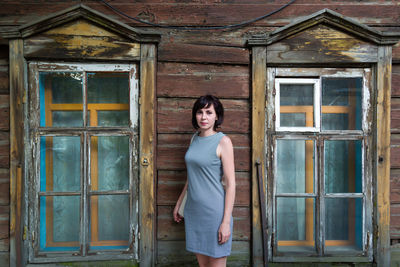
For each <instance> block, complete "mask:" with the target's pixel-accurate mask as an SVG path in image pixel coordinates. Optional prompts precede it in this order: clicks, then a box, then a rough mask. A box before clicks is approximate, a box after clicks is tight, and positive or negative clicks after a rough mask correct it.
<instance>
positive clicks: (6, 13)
mask: <svg viewBox="0 0 400 267" xmlns="http://www.w3.org/2000/svg"><path fill="white" fill-rule="evenodd" d="M230 2H231V1H226V2H224V1H222V2H221V1H217V2H216V1H211V0H210V1H201V2H196V3H192V2H188V3H183V4H182V2H181V1H179V2H177V1H175V2H172V3H168V2H167V3H164V2H155V3H154V2H147V1H146V2H143V1H142V2H141V3H140V2H135V3H132V2H127V1H123V2H121V1H118V2H117V1H113V2H112V3H111V4H112V5H113V6H114V7H116V8H118V9H120V10H122V11H123V12H124V13H126V14H128V15H130V16H134V17H138V18H141V19H144V20H147V21H150V22H153V23H160V24H164V25H225V24H234V23H239V22H242V21H245V20H249V19H252V18H255V17H259V16H262V15H264V14H267V13H269V12H271V11H273V10H276V9H277V8H279V7H281V6H282V5H283V4H285V3H287V2H288V1H285V2H282V1H272V2H271V1H266V2H261V3H260V1H257V2H255V3H254V2H250V3H247V2H245V1H235V3H230ZM43 3H45V2H44V1H37V2H27V3H20V2H17V3H16V2H9V3H7V2H6V3H2V6H3V8H2V10H1V11H0V18H1V19H0V23H1V24H8V25H10V24H11V23H13V24H14V25H15V24H19V25H21V24H24V23H27V22H29V21H30V20H32V19H34V18H35V17H36V18H37V17H38V16H44V15H46V14H48V13H51V12H56V11H59V10H62V9H65V8H68V7H70V6H71V5H73V4H75V3H79V1H67V2H65V1H59V2H52V4H51V5H45V8H43ZM363 3H364V2H355V1H349V2H345V1H343V2H341V3H338V2H337V1H330V2H329V3H325V1H324V3H321V2H320V1H316V0H308V1H300V2H296V3H294V4H292V5H291V6H290V7H288V8H286V9H284V10H282V11H281V12H279V13H278V14H276V15H273V16H271V17H269V18H268V19H264V20H262V21H260V22H257V23H256V24H257V25H263V26H265V25H280V26H281V25H284V24H287V23H288V22H289V21H291V20H293V19H295V18H297V17H300V16H306V15H309V14H311V13H314V12H316V11H318V10H321V9H323V8H326V7H329V8H330V9H332V10H335V11H336V12H339V13H342V14H343V15H345V16H349V17H354V18H357V19H359V20H361V22H362V23H365V24H386V25H393V24H395V23H398V22H399V21H400V19H399V18H398V16H397V14H398V13H399V9H400V7H399V6H398V5H396V3H395V2H393V1H385V2H379V1H373V2H371V3H368V4H367V5H366V4H363ZM85 4H87V5H89V6H90V7H91V8H94V9H96V10H99V11H100V12H104V13H105V14H109V15H112V16H114V17H118V16H117V15H116V14H115V13H113V12H112V11H111V10H110V9H108V8H107V7H106V6H104V4H102V3H98V2H87V3H85ZM371 6H373V8H371ZM171 14H173V16H171ZM189 14H190V15H189ZM23 15H25V16H23ZM26 15H28V16H26ZM120 20H123V21H124V22H131V21H129V20H128V19H126V18H120ZM131 23H132V25H136V26H137V25H141V24H138V23H133V22H131Z"/></svg>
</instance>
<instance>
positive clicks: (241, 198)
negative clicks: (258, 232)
mask: <svg viewBox="0 0 400 267" xmlns="http://www.w3.org/2000/svg"><path fill="white" fill-rule="evenodd" d="M185 181H186V171H164V170H163V171H161V170H159V171H158V175H157V205H172V206H173V205H175V203H176V201H177V199H178V197H179V194H180V193H181V192H182V189H183V186H184V184H185ZM236 187H237V190H236V196H235V206H249V205H250V195H249V191H250V174H249V173H248V172H236Z"/></svg>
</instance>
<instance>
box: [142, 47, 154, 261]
mask: <svg viewBox="0 0 400 267" xmlns="http://www.w3.org/2000/svg"><path fill="white" fill-rule="evenodd" d="M156 53H157V50H156V45H155V44H141V49H140V57H141V60H140V103H141V104H140V136H139V139H140V163H139V164H140V176H139V177H140V181H139V182H140V185H139V207H140V209H139V210H140V211H139V214H140V215H139V220H140V241H139V243H140V245H139V249H140V251H139V260H140V266H146V267H147V266H149V267H151V266H154V265H155V260H154V254H155V253H154V252H155V249H154V243H155V241H154V238H155V235H154V231H155V226H154V223H155V211H154V206H155V204H154V203H155V197H154V168H155V155H154V151H155V150H154V148H155V129H156V127H155V91H156V82H155V81H156V67H157V61H156V58H157V55H156Z"/></svg>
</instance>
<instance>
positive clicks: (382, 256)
mask: <svg viewBox="0 0 400 267" xmlns="http://www.w3.org/2000/svg"><path fill="white" fill-rule="evenodd" d="M391 74H392V47H391V46H379V47H378V65H377V72H376V76H377V83H376V84H377V114H376V115H377V120H376V121H377V133H376V134H377V135H376V140H377V159H376V160H377V161H376V162H377V163H376V164H377V165H376V171H377V175H376V179H377V181H376V186H377V190H376V192H377V195H376V196H377V198H376V199H377V223H378V225H377V229H378V235H377V239H376V240H377V254H376V255H377V259H376V262H377V266H381V267H384V266H390V97H391Z"/></svg>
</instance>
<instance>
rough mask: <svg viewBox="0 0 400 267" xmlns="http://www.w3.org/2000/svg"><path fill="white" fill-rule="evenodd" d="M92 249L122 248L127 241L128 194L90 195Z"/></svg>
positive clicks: (125, 246) (126, 245)
mask: <svg viewBox="0 0 400 267" xmlns="http://www.w3.org/2000/svg"><path fill="white" fill-rule="evenodd" d="M91 211H92V212H91V216H92V217H91V221H90V223H91V224H90V228H91V233H90V241H91V248H92V249H122V248H127V247H128V241H129V216H130V215H129V214H130V213H129V195H100V196H92V197H91Z"/></svg>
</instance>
